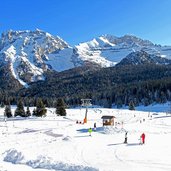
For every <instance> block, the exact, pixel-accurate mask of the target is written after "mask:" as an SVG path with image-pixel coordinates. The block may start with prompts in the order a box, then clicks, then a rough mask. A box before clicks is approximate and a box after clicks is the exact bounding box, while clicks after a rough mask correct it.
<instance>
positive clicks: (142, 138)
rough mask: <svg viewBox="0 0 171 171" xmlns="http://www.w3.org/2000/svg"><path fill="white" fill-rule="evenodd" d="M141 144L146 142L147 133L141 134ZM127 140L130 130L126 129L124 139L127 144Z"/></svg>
mask: <svg viewBox="0 0 171 171" xmlns="http://www.w3.org/2000/svg"><path fill="white" fill-rule="evenodd" d="M139 140H140V144H141V145H142V144H145V133H142V134H141V136H140V139H139ZM127 141H128V132H127V131H126V132H125V140H124V143H125V144H127Z"/></svg>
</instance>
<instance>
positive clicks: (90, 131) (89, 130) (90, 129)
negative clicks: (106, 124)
mask: <svg viewBox="0 0 171 171" xmlns="http://www.w3.org/2000/svg"><path fill="white" fill-rule="evenodd" d="M88 132H89V136H91V133H92V128H89V129H88Z"/></svg>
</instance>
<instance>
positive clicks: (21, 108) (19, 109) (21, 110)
mask: <svg viewBox="0 0 171 171" xmlns="http://www.w3.org/2000/svg"><path fill="white" fill-rule="evenodd" d="M14 116H15V117H16V116H21V117H26V114H25V110H24V106H23V102H22V100H21V99H20V100H19V102H18V103H17V108H16V110H15V113H14Z"/></svg>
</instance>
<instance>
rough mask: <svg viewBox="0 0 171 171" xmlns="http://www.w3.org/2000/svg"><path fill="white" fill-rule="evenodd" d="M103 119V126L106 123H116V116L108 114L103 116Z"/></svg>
mask: <svg viewBox="0 0 171 171" xmlns="http://www.w3.org/2000/svg"><path fill="white" fill-rule="evenodd" d="M101 118H102V119H103V126H106V125H112V126H113V125H114V118H115V116H108V115H104V116H102V117H101Z"/></svg>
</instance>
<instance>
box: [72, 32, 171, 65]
mask: <svg viewBox="0 0 171 171" xmlns="http://www.w3.org/2000/svg"><path fill="white" fill-rule="evenodd" d="M75 48H76V50H77V53H78V55H79V57H80V58H81V59H83V60H91V61H92V62H96V63H99V64H100V65H101V66H102V67H109V66H114V65H115V64H117V63H119V62H120V61H121V60H122V59H123V58H125V57H126V56H127V55H129V54H130V53H132V52H137V51H141V50H143V51H145V52H147V53H149V54H151V55H156V56H160V57H163V58H168V59H171V47H170V46H160V45H155V44H153V43H152V42H150V41H148V40H143V39H140V38H137V37H136V36H133V35H125V36H123V37H116V36H112V35H103V36H100V37H99V38H96V39H93V40H92V41H89V42H85V43H81V44H79V45H77V46H76V47H75Z"/></svg>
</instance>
